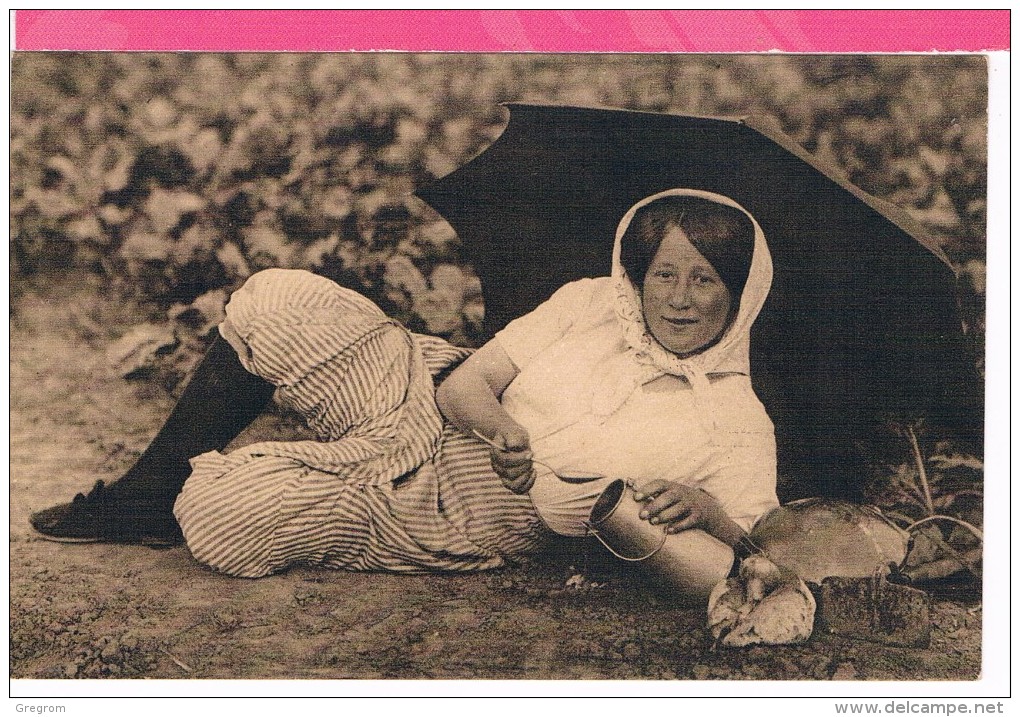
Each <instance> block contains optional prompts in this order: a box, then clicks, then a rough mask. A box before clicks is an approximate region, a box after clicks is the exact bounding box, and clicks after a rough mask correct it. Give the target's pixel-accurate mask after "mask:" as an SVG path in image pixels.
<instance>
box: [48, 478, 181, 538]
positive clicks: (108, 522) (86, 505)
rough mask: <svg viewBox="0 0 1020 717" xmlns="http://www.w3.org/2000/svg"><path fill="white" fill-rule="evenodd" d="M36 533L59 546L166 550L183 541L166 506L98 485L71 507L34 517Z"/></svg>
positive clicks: (63, 507) (65, 506)
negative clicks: (112, 545)
mask: <svg viewBox="0 0 1020 717" xmlns="http://www.w3.org/2000/svg"><path fill="white" fill-rule="evenodd" d="M29 520H30V522H31V524H32V528H34V529H35V531H36V533H37V534H38V535H39V536H40V537H42V538H45V539H46V540H53V541H56V542H58V543H132V544H137V545H151V546H154V547H156V546H167V545H178V544H180V543H182V542H183V541H184V537H183V535H182V534H181V529H180V526H178V525H177V521H176V520H175V519H174V516H173V511H172V509H171V507H170V506H168V505H167V504H166V503H165V502H160V501H156V500H152V499H144V498H132V497H126V496H124V495H122V494H119V493H117V492H115V491H113V490H111V489H110V488H108V487H107V486H106V485H105V484H104V483H103V481H101V480H100V481H96V484H95V486H93V488H92V490H90V491H89V492H88V494H82V493H79V494H78V495H76V496H75V497H74V500H72V501H71V502H70V503H63V504H61V505H56V506H53V507H52V508H47V509H46V510H41V511H39V512H38V513H33V514H32V517H31V518H30V519H29Z"/></svg>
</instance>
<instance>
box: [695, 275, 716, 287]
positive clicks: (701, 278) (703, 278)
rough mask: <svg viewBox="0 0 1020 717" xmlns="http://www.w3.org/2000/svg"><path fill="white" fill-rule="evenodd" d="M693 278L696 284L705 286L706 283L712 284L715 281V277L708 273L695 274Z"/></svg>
mask: <svg viewBox="0 0 1020 717" xmlns="http://www.w3.org/2000/svg"><path fill="white" fill-rule="evenodd" d="M693 279H694V283H695V284H698V285H701V286H706V285H708V284H714V283H715V279H713V278H712V277H711V276H709V275H708V274H695V275H694V277H693Z"/></svg>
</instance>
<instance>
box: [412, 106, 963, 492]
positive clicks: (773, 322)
mask: <svg viewBox="0 0 1020 717" xmlns="http://www.w3.org/2000/svg"><path fill="white" fill-rule="evenodd" d="M508 107H509V109H510V121H509V124H508V126H507V128H506V130H505V131H504V132H503V134H502V135H501V136H500V137H499V138H498V139H497V140H496V141H495V142H494V143H493V144H492V145H491V146H490V147H489V148H488V149H486V150H485V151H484V152H482V153H481V154H480V155H479V156H477V157H476V158H475V159H473V160H471V161H470V162H468V163H467V164H466V165H465V166H464V167H462V168H460V169H458V170H456V171H454V172H452V173H451V174H449V175H447V176H446V177H443V178H442V179H439V180H437V181H436V182H435V183H433V184H432V185H431V186H429V187H426V188H425V189H423V190H421V191H419V192H418V196H419V197H420V198H422V199H424V200H425V201H426V202H428V203H429V204H430V205H431V206H432V207H434V208H435V209H436V210H437V211H438V212H439V213H440V214H442V215H443V216H444V217H445V218H446V219H447V220H448V221H449V222H450V224H451V225H452V226H453V228H454V229H455V230H456V232H457V234H458V235H459V236H460V238H461V241H462V242H463V244H464V246H465V248H466V250H467V251H468V252H469V255H470V256H472V257H473V258H474V261H475V266H476V270H477V271H478V274H479V277H480V278H481V281H482V291H483V295H484V298H485V311H486V326H487V329H488V330H489V331H490V332H494V331H497V330H498V329H500V328H501V327H502V326H504V325H505V324H506V323H507V322H508V321H510V320H511V319H513V318H515V317H517V316H520V315H521V314H524V313H526V312H527V311H529V310H531V309H532V308H534V307H535V306H537V305H538V304H539V303H541V302H542V301H543V300H545V299H546V298H547V297H548V296H549V295H550V294H551V293H552V292H553V291H554V290H555V289H557V288H558V287H559V286H561V285H563V284H564V283H566V282H568V281H572V280H575V279H578V278H581V277H592V276H605V275H608V273H609V271H610V259H611V252H612V246H613V239H614V234H615V230H616V226H617V223H618V222H619V220H620V218H621V217H622V216H623V214H624V213H625V212H626V210H627V209H628V208H629V207H630V206H631V205H632V204H634V203H635V202H636V201H638V200H639V199H641V198H643V197H645V196H648V195H651V194H653V193H656V192H659V191H661V190H664V189H668V188H672V187H687V188H693V189H702V190H706V191H710V192H715V193H718V194H723V195H726V196H729V197H731V198H733V199H734V200H735V201H737V202H738V203H739V204H741V205H742V206H743V207H744V208H746V209H747V210H748V211H749V212H751V214H753V215H754V217H755V218H756V219H757V220H758V222H759V224H760V225H761V227H762V229H763V231H764V232H765V236H766V238H767V239H768V242H769V247H770V249H771V252H772V257H773V263H774V272H775V274H774V280H773V285H772V292H771V294H770V297H769V300H768V302H767V303H766V305H765V307H764V309H763V311H762V313H761V315H760V316H759V318H758V321H757V323H756V324H755V327H754V330H753V332H752V349H751V361H752V381H753V383H754V386H755V390H756V391H757V393H758V395H759V397H760V398H761V400H762V402H763V403H764V404H765V407H766V409H767V410H768V412H769V415H770V416H771V417H772V419H773V422H774V423H775V425H776V435H777V440H778V443H779V460H780V473H781V475H788V476H789V475H793V476H795V477H796V476H806V484H807V485H808V486H810V488H807V489H802V492H804V493H809V492H817V493H823V494H828V495H853V494H854V492H855V490H856V489H857V488H859V487H860V485H861V483H862V478H861V476H859V475H855V471H856V459H857V457H858V456H859V453H860V451H859V443H860V442H861V441H867V440H869V439H870V438H872V437H874V435H875V426H876V424H877V423H879V422H883V421H887V420H889V419H890V418H892V419H896V420H915V419H918V418H924V419H927V420H928V421H929V422H932V423H935V424H938V425H941V426H946V427H948V428H951V429H957V430H960V431H964V432H968V433H970V434H971V435H980V432H981V426H982V401H981V392H980V382H979V380H978V378H977V375H976V370H975V367H974V363H973V360H972V357H970V356H968V355H967V352H966V350H965V346H964V342H963V335H962V329H961V323H960V320H959V316H958V311H957V301H956V290H955V275H954V272H953V270H952V268H951V266H950V265H949V262H948V261H947V259H946V257H945V256H944V255H943V254H942V252H941V251H940V250H939V249H938V248H937V245H936V244H935V243H934V242H932V241H931V240H930V239H928V238H926V237H925V236H924V234H923V232H922V231H921V230H920V229H919V227H917V226H916V225H915V224H914V223H913V222H912V221H911V219H910V218H909V217H908V216H907V215H906V214H905V213H904V212H902V211H901V210H899V209H897V208H895V207H893V206H892V205H889V204H887V203H885V202H881V201H880V200H878V199H876V198H874V197H871V196H869V195H867V194H865V193H864V192H863V191H861V190H860V189H858V188H856V187H854V186H853V185H851V184H850V183H849V182H847V181H845V180H842V179H840V178H839V175H838V173H837V172H836V171H835V170H833V169H832V168H830V167H826V166H823V165H822V164H821V163H820V162H818V161H817V160H816V159H814V158H812V157H811V156H810V155H808V154H807V153H806V152H805V151H804V150H803V149H801V148H800V147H799V146H797V145H796V144H795V143H794V142H793V141H792V140H790V139H789V138H787V137H785V136H783V135H782V134H781V133H780V132H778V131H774V130H770V129H767V128H766V127H765V126H764V124H762V123H759V122H757V121H755V120H754V119H749V118H744V119H731V118H709V117H693V116H679V115H667V114H654V113H646V112H631V111H624V110H609V109H591V108H578V107H562V106H538V105H523V104H511V105H508ZM794 483H795V484H796V483H798V481H797V480H796V479H795V480H794ZM799 483H800V484H801V485H804V484H805V481H803V480H801V481H799ZM787 497H791V496H787Z"/></svg>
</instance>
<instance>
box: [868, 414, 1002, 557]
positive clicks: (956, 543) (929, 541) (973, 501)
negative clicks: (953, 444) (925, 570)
mask: <svg viewBox="0 0 1020 717" xmlns="http://www.w3.org/2000/svg"><path fill="white" fill-rule="evenodd" d="M920 427H921V426H920V424H919V423H915V424H908V425H906V426H901V427H900V428H899V433H901V435H903V437H904V438H905V439H906V441H907V443H908V445H909V451H910V459H909V460H907V461H904V462H902V463H900V464H897V465H893V466H889V470H888V472H887V473H886V474H885V475H884V476H883V477H882V479H880V481H879V482H878V485H876V486H873V488H875V490H873V493H874V494H875V496H874V497H875V498H876V499H877V500H878V501H879V502H881V503H882V504H883V505H884V506H885V508H886V509H885V513H886V515H888V516H889V517H890V518H893V519H894V520H897V521H899V522H900V523H901V524H902V525H903V526H904V527H905V529H906V531H907V532H908V533H910V534H911V536H912V538H913V541H912V543H913V548H912V551H911V553H912V555H911V556H909V557H908V563H911V564H913V565H918V564H922V563H934V562H935V561H936V560H937V559H939V556H945V555H948V556H949V557H948V563H947V566H948V569H949V571H950V572H952V569H951V568H952V566H956V568H957V569H958V568H959V567H961V566H962V567H965V568H966V569H968V570H970V571H971V572H972V573H974V574H975V575H980V567H979V565H978V564H977V561H976V560H975V559H974V557H973V556H974V551H973V550H970V551H969V554H968V553H966V552H964V549H966V548H970V547H972V546H973V545H974V543H975V542H976V543H977V544H978V545H980V544H981V543H982V542H983V540H984V534H983V532H982V531H981V529H980V528H978V527H977V526H976V525H975V524H974V522H975V520H980V506H981V500H982V491H981V477H982V468H983V464H982V462H981V461H980V459H978V458H976V457H974V456H971V455H967V454H963V453H958V452H952V451H950V450H948V446H940V448H942V450H941V451H939V452H937V453H935V454H933V455H931V456H929V457H928V458H927V459H926V458H925V456H924V454H923V452H922V450H921V444H920V441H919V440H918V431H919V429H920ZM975 516H977V517H976V518H975ZM940 525H941V526H945V525H950V526H953V527H952V529H951V530H950V531H949V532H948V534H943V532H942V530H941V529H940V528H939V527H938V526H940ZM979 552H980V551H978V554H979ZM943 559H945V558H943Z"/></svg>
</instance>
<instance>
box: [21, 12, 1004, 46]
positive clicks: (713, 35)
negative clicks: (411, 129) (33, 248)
mask: <svg viewBox="0 0 1020 717" xmlns="http://www.w3.org/2000/svg"><path fill="white" fill-rule="evenodd" d="M1009 20H1010V13H1009V10H951V11H950V10H835V11H831V10H633V11H623V10H605V11H603V10H544V11H543V10H18V11H16V13H15V49H17V50H111V51H112V50H121V51H125V50H126V51H143V50H156V51H158V50H192V51H225V52H245V51H247V52H255V51H310V52H327V51H330V52H334V51H370V50H403V51H410V52H422V51H449V52H504V51H510V52H765V51H768V50H783V51H786V52H930V51H948V52H952V51H964V52H968V51H969V52H976V51H990V50H1008V49H1009Z"/></svg>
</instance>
